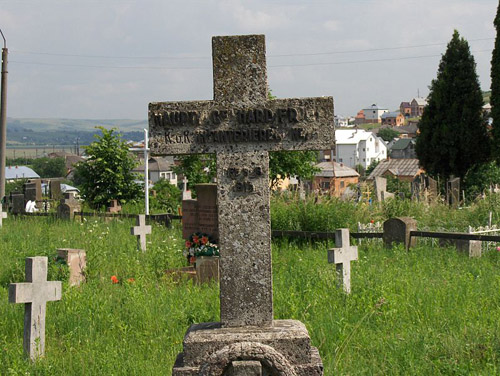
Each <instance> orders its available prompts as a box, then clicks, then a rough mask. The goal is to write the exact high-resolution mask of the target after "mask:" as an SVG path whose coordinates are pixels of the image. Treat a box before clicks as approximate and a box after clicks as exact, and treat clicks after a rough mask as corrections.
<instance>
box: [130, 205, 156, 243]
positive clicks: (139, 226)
mask: <svg viewBox="0 0 500 376" xmlns="http://www.w3.org/2000/svg"><path fill="white" fill-rule="evenodd" d="M135 224H136V226H134V227H132V228H131V229H130V234H132V235H134V236H137V249H140V250H141V251H143V252H146V235H147V234H151V226H150V225H147V226H146V216H145V215H144V214H139V215H138V216H137V218H136V222H135Z"/></svg>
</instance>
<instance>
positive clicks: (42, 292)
mask: <svg viewBox="0 0 500 376" xmlns="http://www.w3.org/2000/svg"><path fill="white" fill-rule="evenodd" d="M47 264H48V260H47V257H28V258H27V259H26V283H11V284H10V285H9V302H10V303H25V309H24V352H25V354H26V355H27V356H29V357H30V358H31V359H32V360H35V359H37V358H39V357H42V356H43V355H44V353H45V309H46V303H47V302H51V301H55V300H61V282H59V281H47Z"/></svg>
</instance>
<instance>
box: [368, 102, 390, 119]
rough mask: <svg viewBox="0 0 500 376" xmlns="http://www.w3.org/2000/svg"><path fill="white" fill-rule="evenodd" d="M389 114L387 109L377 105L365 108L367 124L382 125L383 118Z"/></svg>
mask: <svg viewBox="0 0 500 376" xmlns="http://www.w3.org/2000/svg"><path fill="white" fill-rule="evenodd" d="M386 112H389V110H388V109H387V108H382V107H379V106H377V105H376V104H372V105H371V106H370V107H368V108H363V113H364V114H365V123H380V122H381V121H382V120H381V116H382V115H383V114H385V113H386Z"/></svg>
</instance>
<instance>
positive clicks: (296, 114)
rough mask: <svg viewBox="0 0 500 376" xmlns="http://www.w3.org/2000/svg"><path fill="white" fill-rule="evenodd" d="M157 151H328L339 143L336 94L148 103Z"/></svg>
mask: <svg viewBox="0 0 500 376" xmlns="http://www.w3.org/2000/svg"><path fill="white" fill-rule="evenodd" d="M149 129H150V135H151V142H150V146H151V151H152V154H161V155H172V154H203V153H218V152H230V153H234V152H246V151H249V150H254V151H255V150H257V151H259V150H262V151H279V150H324V149H328V148H331V147H333V146H334V137H335V135H334V123H333V98H332V97H317V98H292V99H273V100H268V101H265V102H262V103H258V104H255V105H253V106H251V107H249V106H247V105H244V104H241V103H240V104H234V105H233V106H232V107H228V106H221V105H218V104H217V103H216V102H214V101H200V102H193V101H190V102H164V103H159V102H157V103H151V104H150V105H149Z"/></svg>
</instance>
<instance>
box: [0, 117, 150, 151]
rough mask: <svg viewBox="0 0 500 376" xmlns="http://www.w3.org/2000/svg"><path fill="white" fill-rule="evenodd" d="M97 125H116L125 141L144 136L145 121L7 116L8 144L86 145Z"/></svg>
mask: <svg viewBox="0 0 500 376" xmlns="http://www.w3.org/2000/svg"><path fill="white" fill-rule="evenodd" d="M96 126H103V127H104V128H108V129H109V128H117V130H118V131H119V132H120V133H121V134H122V136H123V138H124V139H126V140H133V141H139V140H141V139H143V137H144V132H143V129H144V128H147V127H148V124H147V121H146V120H127V119H116V120H115V119H113V120H109V119H107V120H102V119H14V118H8V119H7V146H11V147H13V146H23V145H54V144H55V145H73V144H74V143H75V142H77V141H78V143H79V144H80V145H88V144H89V143H91V142H92V141H93V140H94V134H96V133H100V132H99V130H97V129H95V127H96Z"/></svg>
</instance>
